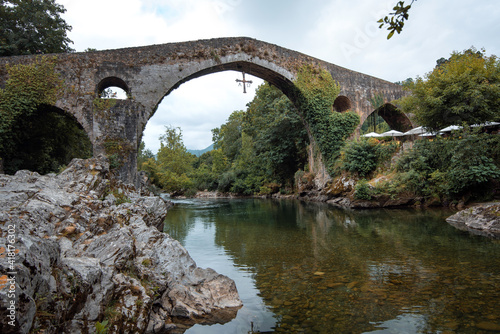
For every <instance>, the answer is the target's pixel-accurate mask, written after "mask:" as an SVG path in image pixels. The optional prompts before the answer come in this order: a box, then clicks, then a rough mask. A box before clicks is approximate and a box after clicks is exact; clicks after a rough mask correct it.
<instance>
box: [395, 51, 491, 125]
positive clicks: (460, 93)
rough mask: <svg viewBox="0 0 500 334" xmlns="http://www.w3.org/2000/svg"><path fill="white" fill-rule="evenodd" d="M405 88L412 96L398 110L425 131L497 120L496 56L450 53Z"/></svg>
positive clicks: (469, 52) (466, 52)
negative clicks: (411, 115) (446, 59)
mask: <svg viewBox="0 0 500 334" xmlns="http://www.w3.org/2000/svg"><path fill="white" fill-rule="evenodd" d="M409 87H410V90H411V93H412V94H411V95H410V96H408V97H406V98H403V99H402V100H400V102H401V106H402V110H403V111H404V112H406V113H413V114H414V115H415V117H416V120H417V122H418V123H419V124H421V125H423V126H425V127H426V128H430V129H435V130H437V129H440V128H442V127H445V126H448V125H454V124H455V125H460V124H463V123H466V124H469V125H470V124H476V123H482V122H485V121H495V120H500V113H499V112H498V111H499V110H500V62H499V60H498V58H497V57H496V56H493V55H492V56H489V57H487V56H485V55H484V53H483V52H480V53H479V54H478V52H476V50H475V49H469V50H466V51H464V52H454V53H453V54H452V55H451V57H450V59H449V61H447V62H441V63H440V65H439V66H437V67H436V68H435V69H434V70H433V71H432V72H430V73H428V74H427V75H426V76H425V78H424V79H422V78H417V80H416V81H415V82H414V83H413V84H411V85H410V86H409Z"/></svg>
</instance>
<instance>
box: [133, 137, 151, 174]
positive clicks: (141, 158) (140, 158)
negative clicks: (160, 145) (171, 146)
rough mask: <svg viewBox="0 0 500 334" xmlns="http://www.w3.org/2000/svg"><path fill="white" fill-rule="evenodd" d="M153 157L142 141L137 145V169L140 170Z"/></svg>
mask: <svg viewBox="0 0 500 334" xmlns="http://www.w3.org/2000/svg"><path fill="white" fill-rule="evenodd" d="M154 157H155V155H154V154H153V152H152V151H151V150H150V149H149V148H146V144H145V143H144V141H141V144H140V145H139V152H138V153H137V169H138V170H142V165H143V164H144V163H145V162H146V161H148V160H149V159H151V158H154Z"/></svg>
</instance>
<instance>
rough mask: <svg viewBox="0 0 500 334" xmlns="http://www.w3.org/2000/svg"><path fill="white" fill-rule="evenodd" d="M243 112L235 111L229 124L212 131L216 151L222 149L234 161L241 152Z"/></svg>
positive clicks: (229, 119)
mask: <svg viewBox="0 0 500 334" xmlns="http://www.w3.org/2000/svg"><path fill="white" fill-rule="evenodd" d="M244 115H245V112H244V111H243V110H240V111H234V112H233V113H232V114H231V115H230V116H229V118H228V120H227V122H226V123H224V124H222V125H221V127H220V128H216V129H213V130H212V140H213V142H214V148H215V149H218V148H220V149H222V152H223V153H224V155H225V156H226V157H227V158H228V159H229V160H230V161H233V160H235V159H236V157H237V155H238V154H239V152H240V150H241V133H242V131H243V128H242V127H243V117H244Z"/></svg>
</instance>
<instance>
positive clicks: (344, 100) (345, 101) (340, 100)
mask: <svg viewBox="0 0 500 334" xmlns="http://www.w3.org/2000/svg"><path fill="white" fill-rule="evenodd" d="M351 109H352V102H351V100H350V99H349V98H348V97H347V96H343V95H339V96H337V98H336V99H335V101H334V102H333V110H334V111H336V112H345V111H348V110H351Z"/></svg>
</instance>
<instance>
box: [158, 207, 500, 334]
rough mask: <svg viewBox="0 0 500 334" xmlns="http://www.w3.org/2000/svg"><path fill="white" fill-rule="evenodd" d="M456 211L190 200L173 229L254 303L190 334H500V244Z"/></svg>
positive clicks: (203, 263) (175, 216)
mask: <svg viewBox="0 0 500 334" xmlns="http://www.w3.org/2000/svg"><path fill="white" fill-rule="evenodd" d="M451 213H452V212H450V211H445V210H417V209H407V210H394V209H393V210H368V211H350V210H341V209H336V208H332V207H331V206H328V205H326V204H323V203H303V202H298V201H293V200H281V201H274V200H261V199H242V200H240V199H231V200H220V199H218V200H216V199H214V200H179V201H176V205H175V206H174V207H173V208H172V209H171V210H170V211H169V212H168V215H167V220H166V222H165V232H167V233H169V234H170V235H171V236H172V237H174V238H176V239H177V240H179V241H180V242H181V243H182V244H183V245H184V247H186V249H187V250H188V251H189V253H190V254H191V256H192V257H193V259H194V260H195V261H196V263H197V264H198V266H200V267H210V268H213V269H215V270H216V271H217V272H219V273H221V274H224V275H227V276H229V277H230V278H232V279H233V280H234V281H235V282H236V286H237V288H238V291H239V294H240V297H241V299H242V301H243V303H244V306H243V307H242V308H241V309H240V310H239V311H238V315H237V317H236V318H235V319H234V320H232V321H231V322H229V323H227V324H224V325H213V326H201V325H196V326H194V327H192V328H190V329H189V330H188V331H187V332H186V333H188V334H193V333H203V334H205V333H217V334H223V333H230V334H235V333H261V332H277V333H280V332H282V333H377V334H379V333H380V334H381V333H398V334H403V333H444V334H449V333H491V330H498V331H500V242H499V241H498V240H491V239H487V238H485V237H479V236H473V235H470V234H468V233H467V232H463V231H459V230H457V229H455V228H453V227H451V226H449V225H448V224H447V223H446V222H445V220H444V219H445V218H446V217H447V216H449V215H450V214H451Z"/></svg>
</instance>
